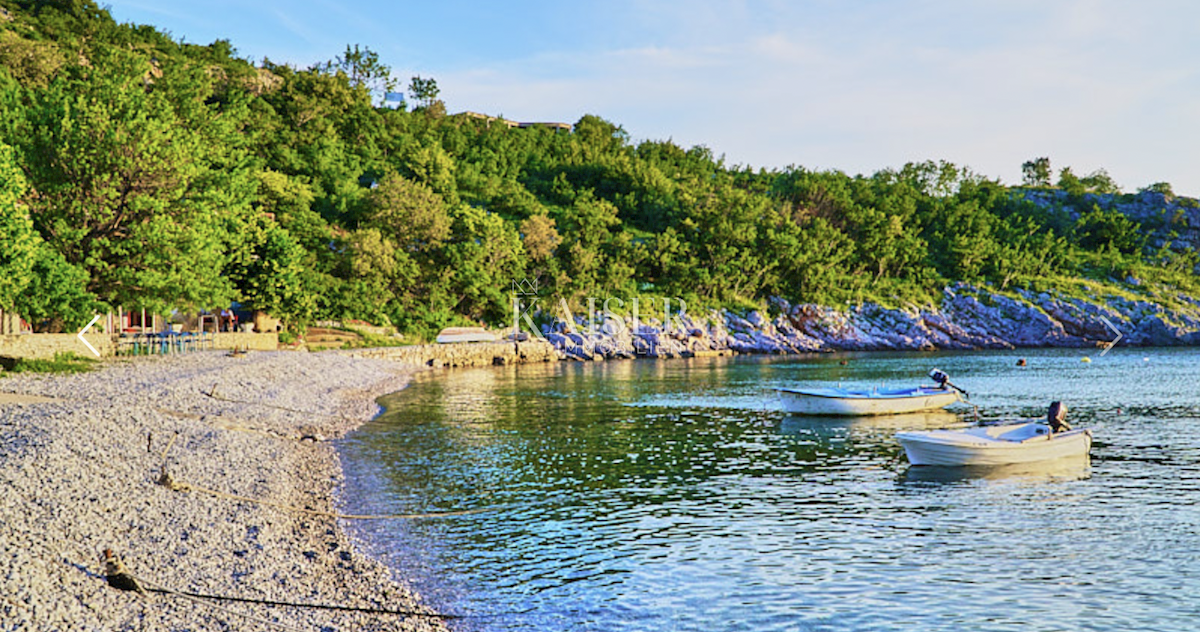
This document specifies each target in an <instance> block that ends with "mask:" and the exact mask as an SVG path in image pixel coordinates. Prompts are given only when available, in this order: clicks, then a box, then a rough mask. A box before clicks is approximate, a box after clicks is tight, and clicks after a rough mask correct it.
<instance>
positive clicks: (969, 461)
mask: <svg viewBox="0 0 1200 632" xmlns="http://www.w3.org/2000/svg"><path fill="white" fill-rule="evenodd" d="M896 439H897V440H899V441H900V445H901V446H903V447H904V453H905V455H907V456H908V462H909V463H911V464H913V465H948V466H958V465H1012V464H1017V463H1034V462H1038V461H1052V460H1055V459H1064V458H1069V457H1078V456H1082V455H1085V454H1088V452H1089V451H1090V450H1091V448H1092V433H1091V431H1090V430H1071V431H1068V432H1058V433H1049V432H1046V433H1045V434H1036V435H1031V436H1029V437H1027V438H1023V439H1021V440H1009V439H1003V438H998V437H996V436H988V435H986V434H982V433H974V434H973V433H972V432H970V431H953V430H932V431H916V432H900V433H897V434H896Z"/></svg>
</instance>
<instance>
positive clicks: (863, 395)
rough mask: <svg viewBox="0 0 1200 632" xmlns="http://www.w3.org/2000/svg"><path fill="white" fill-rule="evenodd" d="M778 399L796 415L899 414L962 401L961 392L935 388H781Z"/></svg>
mask: <svg viewBox="0 0 1200 632" xmlns="http://www.w3.org/2000/svg"><path fill="white" fill-rule="evenodd" d="M897 393H900V392H897ZM779 398H780V401H781V402H782V404H783V409H784V410H785V411H787V412H789V413H791V414H793V415H833V416H847V415H854V416H868V415H899V414H904V413H915V412H921V411H926V410H937V409H939V408H945V407H946V406H949V405H950V404H953V403H954V402H957V401H959V397H958V393H956V392H954V391H942V390H935V389H911V390H910V391H909V392H907V394H895V393H893V394H886V393H885V394H878V393H868V392H853V391H842V390H841V389H824V390H820V389H814V390H809V391H793V390H788V389H779Z"/></svg>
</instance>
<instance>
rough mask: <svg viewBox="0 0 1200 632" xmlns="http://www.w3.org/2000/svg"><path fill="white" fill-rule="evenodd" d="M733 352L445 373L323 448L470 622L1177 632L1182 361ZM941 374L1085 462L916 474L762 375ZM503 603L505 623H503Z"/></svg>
mask: <svg viewBox="0 0 1200 632" xmlns="http://www.w3.org/2000/svg"><path fill="white" fill-rule="evenodd" d="M1040 353H1041V356H1040V357H1035V355H1034V354H1033V353H1028V352H1026V353H1024V354H1023V356H1024V357H1026V358H1028V359H1029V365H1030V366H1029V368H1026V369H1017V368H1016V367H1015V360H1014V358H1015V356H1014V355H1013V354H1012V353H1007V352H995V353H991V352H989V353H972V354H942V355H934V356H932V357H926V356H921V355H913V354H904V355H887V354H877V355H867V356H851V361H850V363H849V364H848V365H847V366H841V365H839V364H837V363H836V362H834V361H832V360H831V359H829V358H813V359H811V360H797V359H770V358H766V359H764V358H753V359H746V360H742V359H738V360H736V361H731V360H729V359H714V360H713V361H712V362H708V363H704V362H698V361H697V362H690V363H680V364H672V363H650V362H647V363H642V362H630V363H626V364H623V365H621V366H616V365H613V366H602V365H594V366H593V365H564V366H553V367H518V368H516V369H513V368H511V367H509V368H504V369H495V370H488V371H462V372H457V373H455V374H454V376H455V377H454V378H453V379H451V378H450V377H447V378H446V379H441V380H427V381H421V382H419V383H418V384H416V385H414V386H413V387H411V388H410V389H408V390H407V391H405V392H402V393H400V394H398V395H397V396H396V397H395V398H393V399H392V400H391V402H390V404H389V412H388V414H387V415H385V416H384V417H381V419H380V420H378V422H377V423H374V424H372V425H370V426H368V427H366V428H364V429H363V430H361V431H359V432H358V433H355V434H354V435H352V436H351V437H349V438H347V439H346V440H345V441H343V443H342V444H341V450H342V456H343V461H344V463H345V464H346V470H347V483H346V493H345V502H346V504H347V505H349V507H347V508H346V509H347V510H350V511H353V512H354V513H396V512H409V511H433V510H448V509H462V508H478V507H492V508H493V510H492V511H488V512H485V513H480V514H473V515H468V516H461V517H457V518H452V519H445V520H425V521H413V522H409V523H400V524H397V523H386V524H385V523H366V524H355V525H350V526H351V528H353V529H355V530H357V535H358V537H359V538H360V539H361V540H362V541H364V542H365V543H366V545H367V548H368V550H369V551H370V552H371V553H372V554H373V555H377V556H379V557H380V558H382V559H384V560H385V561H386V562H387V563H389V564H391V565H392V566H393V567H394V568H397V569H399V570H400V572H401V574H402V575H403V576H404V577H406V578H409V579H411V580H412V581H413V583H414V585H415V587H416V588H417V590H418V591H420V592H421V593H422V594H423V595H425V597H426V598H427V599H428V600H430V602H431V603H434V604H435V605H437V606H438V607H441V608H443V609H444V610H447V611H453V612H471V613H477V614H489V615H491V616H485V617H482V618H477V619H470V620H467V622H466V623H465V624H464V625H463V627H462V629H464V630H478V631H480V632H498V631H514V632H515V631H522V632H524V631H533V630H548V629H553V630H605V631H609V630H629V631H647V632H648V631H651V630H653V631H658V630H697V631H700V630H703V631H705V632H708V631H710V630H712V629H714V628H715V629H720V630H735V631H736V630H747V631H748V630H753V631H755V632H771V631H776V630H778V631H783V630H814V631H834V630H837V631H842V630H881V631H891V630H896V631H899V630H914V629H920V630H947V631H949V630H955V631H957V630H966V629H969V630H982V631H985V632H986V631H992V630H995V631H1008V630H1014V629H1020V630H1022V631H1023V632H1024V631H1033V632H1042V631H1045V632H1050V631H1052V630H1065V629H1071V630H1101V631H1108V630H1114V631H1115V630H1122V631H1124V630H1184V629H1191V628H1193V627H1194V621H1195V620H1196V618H1197V617H1198V616H1200V605H1197V604H1200V512H1196V511H1194V509H1193V508H1194V506H1195V505H1196V504H1197V502H1200V392H1198V391H1200V389H1197V387H1196V384H1198V383H1200V363H1197V362H1195V359H1196V357H1197V353H1196V352H1194V351H1191V350H1139V351H1138V352H1137V355H1136V357H1130V356H1122V355H1120V354H1118V353H1116V352H1114V353H1112V354H1108V355H1107V356H1106V357H1105V358H1104V360H1097V361H1095V362H1093V363H1091V364H1081V363H1080V362H1079V361H1078V357H1077V355H1073V352H1070V351H1046V352H1040ZM923 363H931V364H932V363H936V365H937V366H939V367H940V368H943V369H944V370H947V371H950V372H951V374H952V375H954V376H955V381H956V383H958V384H960V385H962V386H963V387H964V388H967V389H968V390H969V391H971V392H972V395H973V398H974V399H975V400H976V402H977V403H978V404H980V405H981V408H982V409H983V411H984V414H985V416H988V417H1006V416H1018V415H1019V416H1031V417H1032V416H1040V415H1041V414H1042V413H1043V411H1044V407H1045V404H1046V403H1047V402H1048V401H1050V400H1051V399H1061V400H1063V401H1066V402H1068V404H1069V406H1070V409H1071V416H1070V420H1071V421H1072V423H1074V424H1075V425H1076V426H1086V427H1090V428H1092V429H1093V431H1094V433H1095V435H1096V442H1095V444H1094V446H1093V451H1092V458H1091V459H1090V460H1088V459H1084V460H1076V461H1071V460H1068V462H1058V463H1053V464H1043V465H1039V466H1021V467H997V468H910V467H908V466H907V463H906V462H905V460H904V457H903V453H902V451H901V450H900V449H899V446H898V445H897V444H896V442H895V440H894V438H893V437H894V433H895V432H896V431H898V430H904V429H916V428H929V427H955V426H961V425H963V424H965V423H966V421H967V420H966V417H965V416H955V415H953V414H937V415H929V416H903V417H894V418H883V419H853V420H847V419H813V418H798V417H790V416H786V415H783V414H782V413H780V412H778V411H777V403H776V402H775V401H774V400H773V394H772V391H771V389H772V388H774V387H776V386H806V385H814V384H819V383H821V382H822V381H824V380H840V381H844V382H845V383H846V384H848V385H852V384H867V385H871V384H879V383H890V384H900V383H902V382H903V380H904V379H905V378H907V377H909V376H913V375H916V376H918V377H919V376H920V375H923V373H924V371H925V370H927V367H924V366H923ZM517 612H520V613H521V614H513V613H517Z"/></svg>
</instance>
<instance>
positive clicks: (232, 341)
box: [211, 332, 279, 351]
mask: <svg viewBox="0 0 1200 632" xmlns="http://www.w3.org/2000/svg"><path fill="white" fill-rule="evenodd" d="M211 335H212V336H213V348H214V349H249V350H250V351H274V350H276V349H278V348H279V334H276V333H265V334H252V333H232V332H230V333H217V334H211Z"/></svg>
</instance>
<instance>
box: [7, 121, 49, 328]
mask: <svg viewBox="0 0 1200 632" xmlns="http://www.w3.org/2000/svg"><path fill="white" fill-rule="evenodd" d="M24 195H25V177H24V176H23V175H22V174H21V170H20V168H18V167H17V164H16V161H15V160H14V157H13V150H12V148H11V147H9V146H8V145H5V144H3V143H0V243H2V244H4V246H3V247H0V311H3V310H11V309H13V308H14V306H15V304H16V300H17V297H19V296H21V294H22V293H23V292H24V291H25V287H26V286H27V285H29V282H30V281H31V280H32V279H31V271H32V268H33V264H34V261H35V258H36V255H37V252H38V247H39V245H40V242H41V239H40V238H39V237H38V234H37V233H36V232H34V230H33V220H31V219H30V218H29V211H28V209H26V207H25V205H24V204H23V203H21V198H22V196H24Z"/></svg>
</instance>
